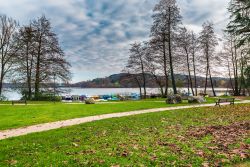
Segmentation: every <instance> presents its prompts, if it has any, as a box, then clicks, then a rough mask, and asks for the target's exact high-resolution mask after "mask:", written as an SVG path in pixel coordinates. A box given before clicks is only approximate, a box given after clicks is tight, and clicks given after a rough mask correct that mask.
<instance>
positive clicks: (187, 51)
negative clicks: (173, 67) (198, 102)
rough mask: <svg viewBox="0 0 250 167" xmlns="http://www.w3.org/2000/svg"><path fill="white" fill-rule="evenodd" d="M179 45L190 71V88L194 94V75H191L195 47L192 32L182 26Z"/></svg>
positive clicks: (185, 64)
mask: <svg viewBox="0 0 250 167" xmlns="http://www.w3.org/2000/svg"><path fill="white" fill-rule="evenodd" d="M178 45H179V47H180V49H181V55H184V57H185V59H186V60H185V62H186V63H183V64H184V66H185V67H186V68H184V69H186V70H187V73H188V77H187V79H188V88H190V89H191V91H192V94H193V95H194V94H195V93H194V89H193V81H192V75H191V60H190V59H191V55H192V54H193V50H192V49H193V48H192V34H191V32H188V30H187V29H186V28H185V27H184V28H181V30H180V34H179V37H178Z"/></svg>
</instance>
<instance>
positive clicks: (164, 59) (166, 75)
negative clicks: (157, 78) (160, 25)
mask: <svg viewBox="0 0 250 167" xmlns="http://www.w3.org/2000/svg"><path fill="white" fill-rule="evenodd" d="M165 41H166V38H165V34H164V35H163V61H164V75H165V76H164V77H165V93H164V96H165V97H167V95H168V72H167V55H166V42H165Z"/></svg>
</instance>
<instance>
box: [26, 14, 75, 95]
mask: <svg viewBox="0 0 250 167" xmlns="http://www.w3.org/2000/svg"><path fill="white" fill-rule="evenodd" d="M30 26H31V29H32V30H31V31H32V43H33V44H34V45H33V46H32V56H33V57H32V68H34V94H35V99H38V98H39V95H40V93H41V87H42V85H41V84H43V87H45V86H46V84H47V83H53V80H54V77H57V78H58V79H60V80H61V81H64V82H67V81H68V80H69V79H70V78H71V75H70V71H69V67H70V64H69V63H68V62H67V61H66V59H65V55H64V53H63V51H62V49H61V48H60V46H59V42H58V39H57V36H56V34H55V33H53V32H52V30H51V24H50V22H49V20H48V19H47V18H46V17H45V16H42V17H40V18H38V19H37V20H33V21H32V22H31V24H30ZM33 61H34V62H33ZM33 63H34V67H33Z"/></svg>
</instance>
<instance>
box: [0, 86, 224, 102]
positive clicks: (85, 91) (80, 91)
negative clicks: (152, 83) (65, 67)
mask: <svg viewBox="0 0 250 167" xmlns="http://www.w3.org/2000/svg"><path fill="white" fill-rule="evenodd" d="M64 90H66V89H64ZM69 90H70V91H69V92H68V91H66V92H67V93H62V94H61V95H89V96H93V95H111V94H130V93H139V92H140V91H139V89H138V88H70V89H69ZM179 90H180V91H182V92H183V91H184V92H187V91H188V89H187V88H179ZM203 90H204V89H203V88H199V89H198V92H201V91H203ZM215 90H216V94H217V95H218V96H219V95H223V94H225V93H226V92H227V89H226V88H216V89H215ZM170 91H171V90H170ZM208 92H211V89H208ZM151 93H153V94H156V93H160V91H159V89H158V88H147V94H151ZM3 95H4V96H5V97H7V99H8V100H19V99H20V98H21V94H20V93H18V92H17V91H14V90H11V89H7V90H6V89H5V90H4V92H3Z"/></svg>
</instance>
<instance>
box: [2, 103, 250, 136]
mask: <svg viewBox="0 0 250 167" xmlns="http://www.w3.org/2000/svg"><path fill="white" fill-rule="evenodd" d="M235 103H237V104H243V103H250V100H246V101H241V102H235ZM214 105H215V104H214V103H213V104H200V105H191V106H190V105H189V106H178V107H165V108H154V109H146V110H137V111H129V112H122V113H112V114H103V115H96V116H89V117H84V118H76V119H69V120H64V121H57V122H50V123H44V124H38V125H32V126H27V127H22V128H18V129H10V130H4V131H0V140H3V139H7V138H11V137H17V136H22V135H27V134H30V133H35V132H43V131H48V130H52V129H58V128H62V127H67V126H72V125H79V124H82V123H87V122H93V121H98V120H103V119H108V118H119V117H126V116H131V115H138V114H145V113H154V112H161V111H169V110H179V109H188V108H200V107H211V106H214ZM222 105H227V104H222Z"/></svg>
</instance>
